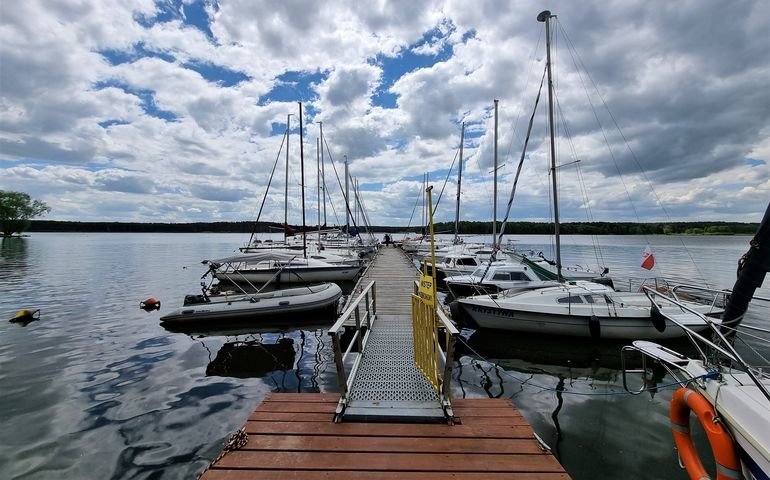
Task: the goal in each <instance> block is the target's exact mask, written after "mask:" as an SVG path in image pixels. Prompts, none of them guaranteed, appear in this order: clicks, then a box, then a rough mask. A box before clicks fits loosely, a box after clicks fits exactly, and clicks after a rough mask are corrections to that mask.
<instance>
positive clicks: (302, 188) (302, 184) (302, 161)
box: [298, 102, 307, 258]
mask: <svg viewBox="0 0 770 480" xmlns="http://www.w3.org/2000/svg"><path fill="white" fill-rule="evenodd" d="M298 103H299V169H300V172H301V180H300V191H301V192H302V255H303V256H304V257H305V258H307V234H306V233H307V232H305V150H304V144H303V141H302V102H298Z"/></svg>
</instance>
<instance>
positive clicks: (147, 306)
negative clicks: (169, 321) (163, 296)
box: [139, 297, 160, 312]
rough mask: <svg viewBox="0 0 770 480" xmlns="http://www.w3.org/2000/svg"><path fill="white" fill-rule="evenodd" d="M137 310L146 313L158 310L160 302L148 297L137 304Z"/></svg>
mask: <svg viewBox="0 0 770 480" xmlns="http://www.w3.org/2000/svg"><path fill="white" fill-rule="evenodd" d="M139 308H141V309H142V310H146V311H148V312H149V311H151V310H160V300H158V299H156V298H155V297H150V298H148V299H147V300H145V301H143V302H139Z"/></svg>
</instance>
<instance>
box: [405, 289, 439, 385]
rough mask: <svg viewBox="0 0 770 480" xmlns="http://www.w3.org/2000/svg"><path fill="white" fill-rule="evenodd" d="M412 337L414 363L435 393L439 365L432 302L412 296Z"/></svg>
mask: <svg viewBox="0 0 770 480" xmlns="http://www.w3.org/2000/svg"><path fill="white" fill-rule="evenodd" d="M412 335H413V337H414V363H415V365H416V366H417V369H418V370H420V371H421V372H422V374H423V375H425V379H426V380H428V383H430V384H431V385H432V386H433V388H434V389H435V390H436V392H438V391H439V388H440V387H441V383H442V382H441V374H440V373H439V371H440V368H441V367H440V365H439V350H440V348H439V344H438V341H437V340H438V324H437V322H436V307H435V305H434V303H433V302H430V301H429V300H428V299H426V298H423V297H422V296H420V295H412Z"/></svg>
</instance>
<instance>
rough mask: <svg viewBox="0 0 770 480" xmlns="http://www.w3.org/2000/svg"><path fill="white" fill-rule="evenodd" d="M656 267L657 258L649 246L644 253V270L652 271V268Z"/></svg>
mask: <svg viewBox="0 0 770 480" xmlns="http://www.w3.org/2000/svg"><path fill="white" fill-rule="evenodd" d="M654 266H655V256H654V255H653V254H652V250H650V246H649V245H647V246H646V247H645V248H644V253H643V254H642V268H644V269H646V270H652V267H654Z"/></svg>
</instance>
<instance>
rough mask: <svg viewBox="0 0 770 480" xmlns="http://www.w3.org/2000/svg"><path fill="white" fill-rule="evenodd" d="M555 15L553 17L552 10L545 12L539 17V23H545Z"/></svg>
mask: <svg viewBox="0 0 770 480" xmlns="http://www.w3.org/2000/svg"><path fill="white" fill-rule="evenodd" d="M553 16H554V15H551V11H550V10H543V11H542V12H540V13H539V14H538V15H537V21H538V22H545V21H546V20H548V19H549V18H551V17H553Z"/></svg>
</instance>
